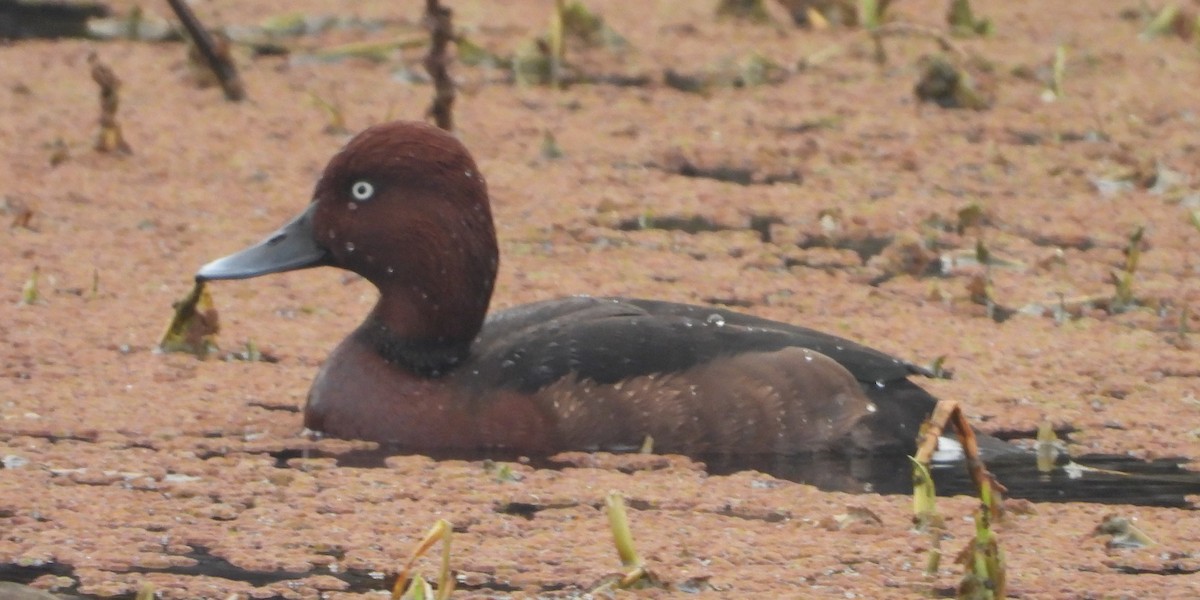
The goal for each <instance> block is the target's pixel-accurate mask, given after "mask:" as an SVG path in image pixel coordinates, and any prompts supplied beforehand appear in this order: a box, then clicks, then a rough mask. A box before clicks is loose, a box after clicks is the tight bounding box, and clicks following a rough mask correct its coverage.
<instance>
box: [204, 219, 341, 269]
mask: <svg viewBox="0 0 1200 600" xmlns="http://www.w3.org/2000/svg"><path fill="white" fill-rule="evenodd" d="M316 207H317V203H316V202H313V203H312V204H309V205H308V208H307V209H306V210H305V211H304V212H302V213H300V215H299V216H297V217H296V218H295V219H292V221H291V222H290V223H288V224H287V225H284V226H283V227H281V228H280V229H279V231H276V232H275V233H273V234H271V235H270V236H269V237H268V238H267V239H265V240H263V241H261V242H259V243H257V244H255V245H253V246H250V247H249V248H246V249H245V250H242V251H241V252H237V253H234V254H230V255H229V256H226V257H224V258H218V259H217V260H214V261H212V262H210V263H208V264H206V265H204V266H203V267H200V270H199V271H196V281H212V280H214V279H247V278H250V277H258V276H259V275H268V274H270V273H282V272H284V271H295V270H298V269H307V268H309V267H319V266H322V265H327V264H329V251H328V250H326V249H325V248H322V247H321V246H320V245H318V244H317V241H316V238H315V236H314V235H313V224H312V219H313V213H314V212H316Z"/></svg>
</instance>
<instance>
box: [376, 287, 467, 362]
mask: <svg viewBox="0 0 1200 600" xmlns="http://www.w3.org/2000/svg"><path fill="white" fill-rule="evenodd" d="M380 291H381V296H380V299H379V302H377V303H376V304H375V308H374V309H372V310H371V314H370V315H368V316H367V319H366V321H365V322H363V324H362V326H360V327H359V328H358V331H357V335H358V337H359V339H360V340H361V341H363V342H364V343H366V344H367V345H368V346H369V347H370V348H372V349H373V350H374V351H375V352H376V353H378V354H379V355H380V356H382V357H383V358H384V359H385V360H387V361H388V362H389V363H392V364H394V365H397V366H401V367H404V368H406V369H408V370H410V371H412V372H414V373H417V374H419V375H422V376H425V377H440V376H442V375H444V374H446V373H448V372H450V371H451V370H453V369H454V368H455V367H456V366H458V365H459V364H461V363H462V362H463V361H464V360H466V358H467V356H468V355H469V354H470V351H471V343H472V342H473V341H474V339H475V336H476V335H477V334H478V333H479V329H480V328H481V327H482V326H483V320H484V317H485V315H486V313H487V304H488V299H489V298H490V295H491V294H490V293H489V294H486V295H484V296H483V297H482V302H481V301H480V298H479V296H476V298H475V299H474V302H472V301H471V300H472V299H471V298H463V297H455V296H449V297H447V296H446V295H444V294H437V293H435V292H433V291H427V290H423V289H410V290H406V291H405V292H406V293H402V292H401V291H399V290H394V289H384V288H381V289H380ZM489 292H490V290H489Z"/></svg>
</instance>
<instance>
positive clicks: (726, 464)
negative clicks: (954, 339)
mask: <svg viewBox="0 0 1200 600" xmlns="http://www.w3.org/2000/svg"><path fill="white" fill-rule="evenodd" d="M402 454H405V453H404V452H402V451H398V450H396V449H380V450H369V451H353V452H349V453H344V454H337V455H325V454H321V453H311V452H307V453H306V452H302V451H285V452H283V453H279V454H277V455H276V459H277V460H278V461H279V464H280V465H281V466H284V463H286V461H287V460H289V459H291V458H298V457H308V458H319V457H331V458H336V459H337V461H338V464H339V465H341V466H343V467H350V468H380V467H383V466H384V460H385V459H386V458H388V457H389V456H394V455H402ZM433 458H435V459H439V460H446V459H458V460H485V459H486V460H494V461H499V462H516V461H518V460H519V461H521V462H524V463H526V464H529V465H531V466H533V467H536V468H549V469H554V468H562V467H564V466H568V465H563V464H561V463H556V462H554V461H553V459H534V460H530V459H524V458H521V457H518V456H514V455H508V454H503V453H473V454H470V455H463V454H455V455H444V456H434V457H433ZM697 460H700V461H702V462H703V463H704V464H705V470H706V471H707V472H708V473H709V474H710V475H730V474H733V473H737V472H740V471H759V472H762V473H766V474H768V475H771V476H772V477H776V478H778V479H784V480H787V481H794V482H797V483H804V484H808V485H813V486H816V487H818V488H820V489H822V490H825V491H833V492H850V493H876V494H911V493H912V466H911V463H910V461H909V459H908V457H906V456H854V457H850V456H836V455H805V456H779V455H750V456H708V457H699V458H697ZM1186 462H1187V460H1186V459H1159V460H1153V461H1146V460H1141V459H1138V458H1132V457H1129V456H1122V455H1086V456H1081V457H1076V458H1073V459H1066V458H1065V457H1062V458H1060V459H1059V461H1058V464H1057V466H1056V467H1055V468H1054V470H1053V471H1052V472H1050V473H1041V472H1039V471H1038V469H1037V461H1036V460H1035V458H1034V455H1033V454H1032V453H1029V454H1024V453H1014V454H1009V455H1005V456H1001V457H995V458H992V459H991V460H988V461H987V466H988V469H989V470H990V471H991V472H992V473H993V474H995V475H996V478H997V479H998V480H999V481H1000V483H1001V484H1003V485H1004V486H1005V487H1007V488H1008V492H1007V494H1006V496H1007V497H1009V498H1024V499H1027V500H1030V501H1033V502H1091V503H1098V504H1132V505H1139V506H1163V507H1175V508H1188V509H1191V508H1196V505H1195V503H1194V502H1192V501H1189V498H1188V497H1189V496H1194V497H1196V498H1195V499H1200V472H1195V471H1188V470H1186V469H1184V468H1183V466H1182V465H1183V464H1184V463H1186ZM932 473H933V478H934V483H935V485H936V486H937V492H938V495H940V496H956V495H974V494H975V491H974V489H973V486H972V484H971V479H970V476H969V475H968V473H967V469H966V466H965V465H964V464H963V463H962V462H961V461H956V462H941V463H935V464H934V467H933V469H932Z"/></svg>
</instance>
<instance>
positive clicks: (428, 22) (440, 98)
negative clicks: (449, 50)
mask: <svg viewBox="0 0 1200 600" xmlns="http://www.w3.org/2000/svg"><path fill="white" fill-rule="evenodd" d="M451 15H452V11H451V10H450V9H449V8H446V7H444V6H442V5H440V4H438V0H425V19H424V22H425V27H426V28H427V29H428V30H429V34H430V37H431V39H430V42H429V52H428V53H427V54H426V55H425V60H424V62H423V64H424V65H425V71H426V72H428V73H429V76H430V77H431V78H433V88H434V96H433V102H432V103H431V104H430V105H429V110H428V111H427V112H426V114H427V115H432V116H433V119H434V121H435V122H436V123H437V126H438V127H441V128H442V129H445V130H446V131H453V130H454V115H453V114H452V112H451V109H452V108H453V106H454V82H453V81H451V79H450V70H449V68H448V67H447V65H448V64H449V59H448V58H447V57H446V46H449V45H450V42H452V41H454V27H453V25H452V23H451V21H450V17H451Z"/></svg>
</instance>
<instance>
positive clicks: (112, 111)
mask: <svg viewBox="0 0 1200 600" xmlns="http://www.w3.org/2000/svg"><path fill="white" fill-rule="evenodd" d="M88 64H89V65H91V66H92V80H93V81H95V82H96V85H98V86H100V133H99V134H98V135H97V136H96V151H98V152H120V153H121V154H132V153H133V149H132V148H130V147H129V144H128V143H126V142H125V136H123V135H121V125H120V124H119V123H117V109H118V108H119V107H120V105H121V98H120V94H119V90H120V89H121V79H120V78H118V77H117V74H116V73H114V72H113V70H112V69H110V68H108V65H106V64H104V63H102V62H100V57H98V56H96V53H95V52H92V53H91V54H89V55H88Z"/></svg>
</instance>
